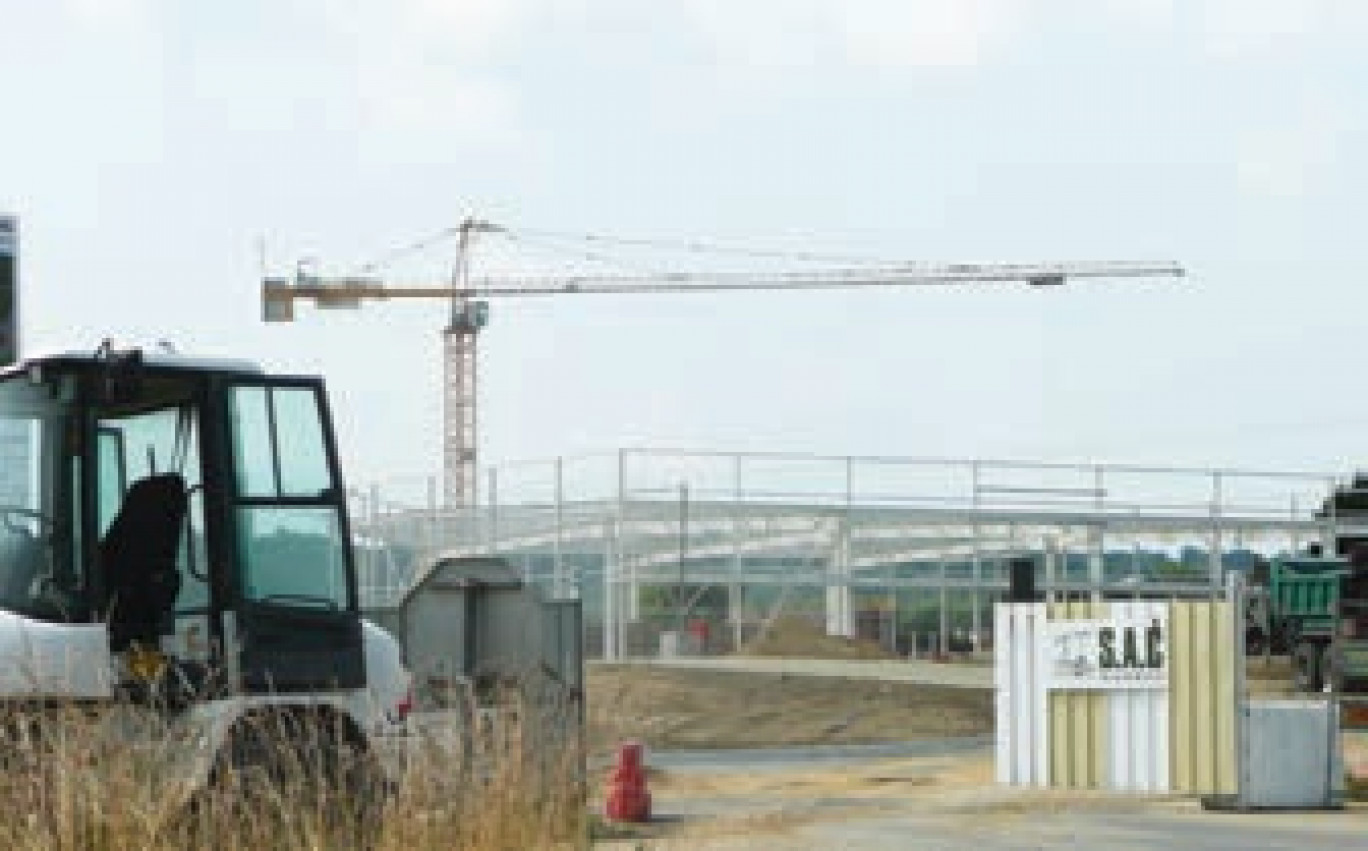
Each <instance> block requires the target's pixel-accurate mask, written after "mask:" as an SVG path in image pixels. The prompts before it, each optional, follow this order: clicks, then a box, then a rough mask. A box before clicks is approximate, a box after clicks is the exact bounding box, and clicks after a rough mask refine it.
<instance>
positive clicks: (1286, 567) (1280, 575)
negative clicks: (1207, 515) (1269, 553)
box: [1245, 556, 1368, 693]
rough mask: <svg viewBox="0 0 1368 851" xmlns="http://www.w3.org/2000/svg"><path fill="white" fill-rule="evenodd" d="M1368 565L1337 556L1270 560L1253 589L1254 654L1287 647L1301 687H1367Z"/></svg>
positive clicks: (1249, 611)
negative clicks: (1261, 582)
mask: <svg viewBox="0 0 1368 851" xmlns="http://www.w3.org/2000/svg"><path fill="white" fill-rule="evenodd" d="M1365 568H1368V565H1364V566H1362V567H1357V568H1356V567H1355V566H1351V564H1350V562H1349V560H1348V559H1345V558H1340V557H1335V558H1331V557H1321V556H1297V557H1294V558H1284V559H1278V560H1275V561H1273V562H1272V563H1271V564H1270V565H1269V567H1268V574H1267V578H1266V581H1265V582H1264V583H1263V584H1261V585H1256V586H1254V587H1252V588H1251V589H1250V594H1249V597H1248V601H1247V607H1246V612H1245V644H1246V648H1247V650H1248V651H1249V652H1250V653H1262V652H1265V650H1267V651H1271V652H1275V653H1287V654H1288V655H1289V656H1290V657H1291V661H1292V677H1293V684H1294V686H1295V687H1296V689H1297V691H1303V692H1319V691H1323V690H1325V688H1326V687H1327V686H1328V687H1329V689H1330V690H1331V691H1332V692H1336V693H1341V692H1356V691H1360V690H1364V689H1368V571H1366V570H1365Z"/></svg>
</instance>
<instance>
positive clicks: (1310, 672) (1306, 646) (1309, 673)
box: [1292, 641, 1325, 693]
mask: <svg viewBox="0 0 1368 851" xmlns="http://www.w3.org/2000/svg"><path fill="white" fill-rule="evenodd" d="M1322 661H1323V660H1322V654H1321V650H1320V648H1319V647H1318V646H1316V645H1315V644H1312V643H1311V642H1309V641H1303V642H1301V643H1300V644H1298V645H1297V646H1296V648H1294V649H1293V651H1292V685H1293V687H1294V688H1295V689H1296V690H1297V691H1299V692H1310V693H1314V692H1319V691H1321V690H1322V689H1323V688H1324V687H1325V679H1324V675H1325V672H1324V669H1323V666H1322Z"/></svg>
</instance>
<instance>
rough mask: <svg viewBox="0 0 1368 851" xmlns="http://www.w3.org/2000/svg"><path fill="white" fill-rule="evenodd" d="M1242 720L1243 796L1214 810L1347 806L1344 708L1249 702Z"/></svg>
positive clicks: (1329, 703) (1222, 800) (1217, 801)
mask: <svg viewBox="0 0 1368 851" xmlns="http://www.w3.org/2000/svg"><path fill="white" fill-rule="evenodd" d="M1243 714H1244V717H1243V718H1242V719H1241V722H1242V723H1241V734H1242V735H1241V737H1240V738H1241V742H1240V753H1239V761H1240V791H1239V792H1238V793H1237V794H1236V795H1234V796H1219V797H1212V798H1208V799H1206V800H1205V801H1204V803H1205V804H1206V805H1207V806H1208V807H1211V808H1213V809H1238V810H1262V809H1333V808H1338V807H1342V806H1343V805H1344V792H1345V789H1344V767H1343V764H1342V762H1341V756H1340V731H1339V705H1338V704H1337V703H1336V702H1335V701H1333V700H1325V699H1321V700H1286V699H1284V700H1274V699H1266V700H1249V701H1247V702H1246V703H1245V706H1244V713H1243Z"/></svg>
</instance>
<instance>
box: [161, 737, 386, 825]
mask: <svg viewBox="0 0 1368 851" xmlns="http://www.w3.org/2000/svg"><path fill="white" fill-rule="evenodd" d="M386 797H387V796H386V790H385V788H384V773H383V771H382V770H381V768H380V766H379V763H378V762H377V761H376V759H375V757H374V754H372V753H371V752H370V751H369V750H368V749H367V748H366V746H365V743H364V741H362V740H360V739H359V738H358V737H357V736H356V735H355V734H354V731H351V730H349V729H348V728H347V727H346V726H345V725H344V724H343V723H341V722H339V721H338V719H336V718H333V717H327V716H315V715H312V714H303V713H300V714H295V713H279V714H272V715H270V716H268V717H265V718H245V719H243V720H241V721H239V722H238V723H237V724H236V725H235V726H234V727H233V730H232V731H231V732H230V733H229V740H228V742H227V743H226V744H225V747H224V748H223V750H222V751H221V752H220V754H219V756H218V759H217V760H216V764H215V766H214V769H213V770H212V772H211V776H210V778H209V784H208V787H207V788H206V789H204V790H202V791H201V792H200V793H199V794H198V795H197V796H196V800H194V801H192V804H191V807H190V808H189V812H188V813H187V815H188V816H189V817H190V818H191V819H192V820H193V822H194V823H195V824H196V826H197V827H198V828H199V829H201V830H203V829H206V828H207V829H209V830H210V831H211V832H210V833H209V835H213V834H214V833H215V832H217V831H216V830H215V823H216V822H219V821H221V820H222V819H225V818H226V819H228V820H229V823H233V824H239V825H241V824H244V823H253V824H256V825H267V824H270V825H275V824H278V825H279V828H280V830H281V833H280V834H279V835H280V836H281V837H282V838H288V837H289V835H290V834H289V832H288V831H289V825H290V823H291V822H292V821H293V820H294V816H295V814H297V813H298V812H301V811H303V812H312V813H318V814H320V815H322V816H323V817H324V818H325V819H326V821H327V823H328V824H330V825H331V828H330V829H329V831H328V834H329V838H330V840H331V842H330V846H329V847H335V848H339V849H352V848H369V847H371V846H372V845H374V844H375V841H376V839H377V837H378V835H379V831H380V827H381V821H382V818H383V815H384V806H385V803H386ZM287 841H288V839H287Z"/></svg>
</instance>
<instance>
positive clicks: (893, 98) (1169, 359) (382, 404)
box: [0, 0, 1368, 482]
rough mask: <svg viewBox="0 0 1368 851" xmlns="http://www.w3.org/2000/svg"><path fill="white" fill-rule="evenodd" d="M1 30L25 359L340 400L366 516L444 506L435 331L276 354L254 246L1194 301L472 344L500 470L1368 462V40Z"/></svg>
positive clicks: (414, 322) (362, 14)
mask: <svg viewBox="0 0 1368 851" xmlns="http://www.w3.org/2000/svg"><path fill="white" fill-rule="evenodd" d="M0 15H2V16H3V22H4V23H3V26H0V72H3V74H4V80H5V83H4V92H5V96H4V116H5V117H4V120H3V123H0V209H7V210H9V211H12V212H15V213H17V214H19V215H20V216H21V217H22V221H23V228H24V232H23V246H22V250H23V261H24V266H23V273H24V284H25V286H26V288H27V289H26V292H25V299H26V300H25V304H24V311H25V313H24V317H23V328H24V333H25V335H26V340H27V343H28V345H29V346H30V347H31V348H37V347H46V346H53V345H66V344H76V345H82V346H91V347H94V346H95V345H96V344H97V343H98V341H99V340H100V339H101V338H103V337H105V336H110V335H113V336H115V337H117V338H120V339H124V340H153V339H161V338H170V339H172V340H175V341H177V342H178V343H179V344H180V345H181V347H182V348H185V349H190V350H201V351H206V352H212V353H221V354H236V355H242V356H248V357H255V358H258V359H260V360H263V361H264V362H266V363H267V364H269V365H271V366H274V367H279V368H287V369H290V370H294V371H300V372H307V371H321V372H322V373H323V374H324V375H325V376H326V377H327V379H328V381H329V382H330V385H331V387H332V388H333V391H334V396H335V404H336V407H337V412H338V419H339V421H340V424H341V427H342V438H343V445H344V449H345V451H346V453H347V455H348V460H349V462H350V465H351V468H352V475H351V478H352V480H353V481H357V482H360V481H365V480H369V479H373V478H376V477H394V476H400V475H421V474H424V473H428V472H432V471H435V470H436V469H437V466H438V454H439V437H438V428H437V427H438V414H439V410H440V405H439V402H438V398H439V397H438V376H439V339H438V335H437V331H438V329H439V328H440V327H441V325H442V320H443V315H442V307H441V305H439V304H426V305H407V306H397V305H378V306H374V307H371V308H368V309H366V310H364V311H361V312H359V313H356V314H339V313H330V314H322V315H320V314H318V313H316V312H314V311H313V310H312V309H310V308H302V309H301V321H299V322H297V323H295V324H294V325H290V326H271V327H267V326H263V325H262V324H261V323H260V322H259V321H258V315H259V305H258V296H257V292H258V269H257V256H256V248H255V241H256V239H257V238H258V237H259V236H264V237H266V238H267V239H268V240H269V244H270V246H271V249H272V258H273V260H274V261H275V262H276V263H277V264H281V265H283V264H285V263H286V262H287V261H288V259H289V258H291V257H294V256H298V255H302V254H311V255H314V256H318V257H321V258H326V259H327V260H328V261H330V262H332V263H334V264H336V265H339V266H345V265H347V264H349V263H355V262H360V261H363V260H366V259H369V258H370V257H372V256H373V255H375V254H378V253H382V252H384V251H385V250H387V249H389V248H391V247H393V246H395V245H399V244H403V243H406V242H409V241H411V240H414V239H417V238H420V237H422V236H423V235H425V234H428V233H430V232H431V231H433V230H435V229H439V228H441V227H444V226H447V225H451V224H455V223H456V222H457V221H459V220H460V218H461V217H463V216H464V215H466V214H470V213H474V214H478V215H481V216H483V217H486V218H489V219H492V220H494V221H497V222H501V223H505V224H508V225H510V226H512V227H515V228H516V227H520V226H521V227H528V228H546V229H556V230H564V231H576V232H579V231H584V232H594V233H607V234H616V235H621V236H644V237H660V238H671V239H702V240H712V241H724V242H727V243H729V244H736V243H742V244H756V245H763V246H779V247H781V248H786V249H791V250H793V249H811V250H820V251H828V252H837V253H850V254H857V255H871V256H880V257H888V258H895V259H920V260H927V261H964V260H985V261H991V260H1002V261H1024V260H1036V259H1149V258H1157V259H1177V260H1180V261H1182V262H1184V263H1185V264H1187V265H1188V266H1189V268H1190V270H1191V277H1190V278H1189V279H1188V281H1187V282H1185V283H1182V284H1171V283H1169V284H1155V285H1141V286H1137V285H1133V284H1124V283H1122V284H1115V285H1110V284H1103V285H1094V286H1089V287H1079V288H1072V289H1070V288H1064V289H1061V290H1052V291H1049V292H1036V291H1020V292H1013V291H1006V290H1001V289H997V288H985V289H981V290H960V291H954V292H920V291H890V292H880V293H823V294H770V293H764V294H751V295H733V296H727V297H713V298H709V297H699V296H691V297H649V298H640V297H638V298H619V299H599V298H591V297H583V298H563V299H558V300H552V301H544V302H535V303H527V304H513V303H500V304H496V305H495V306H494V310H493V322H492V324H491V326H490V328H489V329H488V331H487V333H486V334H485V336H484V338H483V364H482V367H483V386H482V388H481V390H482V397H481V398H482V406H483V407H482V414H483V419H482V423H481V425H482V428H483V438H484V441H483V444H484V446H483V448H484V450H485V458H486V459H500V458H510V457H512V458H521V457H542V456H551V455H556V454H561V453H566V454H571V453H576V452H582V451H588V450H601V449H610V448H614V447H617V446H620V445H624V444H627V445H670V446H696V447H717V448H737V449H785V450H799V451H806V450H811V451H817V452H826V453H860V454H875V453H878V454H911V455H923V456H939V455H947V456H960V457H966V456H987V457H1013V458H1047V459H1052V460H1079V461H1108V460H1111V461H1136V462H1142V461H1143V462H1163V463H1173V464H1202V465H1205V464H1223V465H1242V466H1252V467H1259V468H1289V469H1338V468H1344V467H1347V466H1350V465H1353V464H1355V463H1356V462H1361V461H1363V460H1364V458H1363V456H1364V450H1365V448H1366V447H1365V444H1366V443H1368V394H1365V393H1363V392H1361V391H1359V386H1358V383H1357V380H1356V379H1357V366H1358V365H1359V363H1360V362H1361V361H1362V359H1363V358H1362V355H1361V351H1362V350H1363V348H1364V342H1363V339H1362V338H1363V332H1362V330H1361V329H1362V316H1363V314H1364V312H1365V308H1368V301H1365V298H1364V296H1363V294H1362V289H1363V284H1364V282H1363V280H1361V273H1360V268H1361V255H1362V248H1361V246H1360V245H1359V240H1360V239H1362V234H1361V230H1362V228H1361V222H1362V220H1363V217H1364V216H1363V214H1364V200H1363V199H1364V197H1365V190H1368V167H1365V162H1364V158H1363V156H1362V154H1361V151H1363V150H1364V149H1365V147H1368V145H1366V144H1365V143H1368V132H1366V131H1368V120H1366V119H1368V107H1365V104H1364V100H1363V97H1362V92H1363V91H1364V88H1365V84H1368V62H1365V60H1364V59H1363V58H1362V56H1363V53H1362V45H1363V43H1364V42H1365V39H1368V3H1362V2H1358V1H1357V0H1338V2H1336V0H1276V1H1275V0H1187V2H1178V0H1040V2H1030V0H1019V2H1013V1H1012V0H771V1H770V2H761V0H755V1H754V2H746V0H674V2H666V0H659V2H652V3H642V2H640V0H594V2H590V0H375V1H374V2H370V0H272V2H265V0H241V2H235V3H209V2H187V3H173V2H169V1H168V2H158V0H51V2H43V3H35V2H27V0H0ZM1356 93H1357V94H1356ZM441 259H442V258H440V256H438V257H434V258H431V260H430V262H429V264H428V266H427V267H426V273H427V274H429V275H432V276H434V277H437V278H440V276H442V275H443V274H444V267H443V263H442V262H440V261H441ZM478 262H481V261H477V263H478ZM484 262H487V263H488V264H489V265H490V266H491V267H492V266H494V265H497V263H498V262H499V260H498V258H497V257H494V256H492V255H491V256H490V257H489V258H488V260H487V261H484ZM657 265H659V264H657ZM683 265H684V261H681V262H680V263H679V266H681V267H682V266H683ZM485 271H499V270H498V269H497V268H486V269H485Z"/></svg>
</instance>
